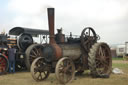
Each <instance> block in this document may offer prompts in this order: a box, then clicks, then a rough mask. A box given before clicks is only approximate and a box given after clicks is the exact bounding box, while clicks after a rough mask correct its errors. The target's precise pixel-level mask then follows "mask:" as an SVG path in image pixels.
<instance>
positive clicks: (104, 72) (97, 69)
mask: <svg viewBox="0 0 128 85" xmlns="http://www.w3.org/2000/svg"><path fill="white" fill-rule="evenodd" d="M88 65H89V69H90V71H91V75H92V77H105V76H109V75H110V73H111V69H112V57H111V51H110V48H109V46H108V45H107V44H106V43H103V42H102V43H96V44H94V45H93V46H92V48H91V49H90V52H89V57H88Z"/></svg>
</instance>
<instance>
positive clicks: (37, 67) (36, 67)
mask: <svg viewBox="0 0 128 85" xmlns="http://www.w3.org/2000/svg"><path fill="white" fill-rule="evenodd" d="M49 73H50V72H49V68H48V65H47V64H46V63H45V62H44V59H43V58H42V57H39V58H37V59H35V60H34V61H33V63H32V65H31V74H32V77H33V79H34V80H36V81H42V80H45V79H46V78H47V77H48V76H49Z"/></svg>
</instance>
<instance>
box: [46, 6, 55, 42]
mask: <svg viewBox="0 0 128 85" xmlns="http://www.w3.org/2000/svg"><path fill="white" fill-rule="evenodd" d="M47 10H48V24H49V35H50V44H54V43H56V42H55V40H54V38H55V35H54V8H48V9H47Z"/></svg>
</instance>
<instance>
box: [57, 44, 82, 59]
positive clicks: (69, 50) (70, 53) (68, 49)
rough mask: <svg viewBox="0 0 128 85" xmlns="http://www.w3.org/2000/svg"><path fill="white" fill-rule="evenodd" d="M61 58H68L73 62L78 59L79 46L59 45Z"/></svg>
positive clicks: (79, 53) (79, 54)
mask: <svg viewBox="0 0 128 85" xmlns="http://www.w3.org/2000/svg"><path fill="white" fill-rule="evenodd" d="M59 46H60V47H61V49H62V57H70V58H71V59H73V60H76V59H78V58H79V57H80V56H81V54H82V52H81V47H80V44H61V45H59Z"/></svg>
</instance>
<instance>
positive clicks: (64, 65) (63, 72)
mask: <svg viewBox="0 0 128 85" xmlns="http://www.w3.org/2000/svg"><path fill="white" fill-rule="evenodd" d="M74 75H75V66H74V64H73V62H72V60H71V59H69V58H67V57H64V58H62V59H60V60H59V61H58V63H57V65H56V77H57V79H58V80H59V82H60V83H63V84H65V83H68V82H70V81H71V80H72V79H73V78H74Z"/></svg>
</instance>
